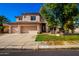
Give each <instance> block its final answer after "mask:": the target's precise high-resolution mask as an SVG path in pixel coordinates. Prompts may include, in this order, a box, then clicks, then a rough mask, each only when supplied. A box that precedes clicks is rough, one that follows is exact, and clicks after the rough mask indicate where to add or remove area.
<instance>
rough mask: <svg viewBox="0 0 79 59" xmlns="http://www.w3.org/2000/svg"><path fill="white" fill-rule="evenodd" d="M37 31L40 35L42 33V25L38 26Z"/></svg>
mask: <svg viewBox="0 0 79 59" xmlns="http://www.w3.org/2000/svg"><path fill="white" fill-rule="evenodd" d="M37 31H38V33H40V32H41V28H40V25H37Z"/></svg>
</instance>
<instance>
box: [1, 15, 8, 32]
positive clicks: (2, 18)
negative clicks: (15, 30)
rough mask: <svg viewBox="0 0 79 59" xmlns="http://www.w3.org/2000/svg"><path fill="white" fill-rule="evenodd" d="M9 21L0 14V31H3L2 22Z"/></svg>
mask: <svg viewBox="0 0 79 59" xmlns="http://www.w3.org/2000/svg"><path fill="white" fill-rule="evenodd" d="M7 23H9V20H8V19H7V18H6V17H5V16H0V32H1V33H3V30H4V26H3V24H7Z"/></svg>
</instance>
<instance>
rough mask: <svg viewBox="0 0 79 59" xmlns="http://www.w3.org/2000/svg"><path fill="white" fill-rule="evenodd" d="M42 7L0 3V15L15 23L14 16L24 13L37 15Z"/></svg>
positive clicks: (35, 4) (36, 4) (37, 4)
mask: <svg viewBox="0 0 79 59" xmlns="http://www.w3.org/2000/svg"><path fill="white" fill-rule="evenodd" d="M42 5H43V4H40V3H2V4H1V3H0V15H4V16H6V17H7V18H8V19H9V20H10V21H11V22H15V21H16V18H15V16H19V15H21V13H24V12H26V13H37V12H39V10H40V7H41V6H42Z"/></svg>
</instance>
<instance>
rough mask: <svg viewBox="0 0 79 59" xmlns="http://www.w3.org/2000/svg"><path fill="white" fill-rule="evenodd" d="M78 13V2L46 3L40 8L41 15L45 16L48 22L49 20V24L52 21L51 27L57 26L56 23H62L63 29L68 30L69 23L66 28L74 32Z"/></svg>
mask: <svg viewBox="0 0 79 59" xmlns="http://www.w3.org/2000/svg"><path fill="white" fill-rule="evenodd" d="M78 13H79V12H78V8H77V4H73V3H72V4H71V3H69V4H68V3H64V4H63V3H59V4H58V3H55V4H52V3H50V4H44V5H43V7H42V8H41V10H40V14H41V16H43V18H44V19H46V21H47V22H48V21H49V22H48V24H50V23H51V25H50V26H51V27H53V25H55V26H57V25H56V23H58V24H60V25H61V28H62V30H66V29H65V26H66V24H67V26H66V28H68V29H71V30H72V33H73V30H74V21H75V19H74V18H75V17H76V16H77V15H78ZM53 23H55V24H53ZM68 29H67V30H68Z"/></svg>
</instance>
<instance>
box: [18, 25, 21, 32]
mask: <svg viewBox="0 0 79 59" xmlns="http://www.w3.org/2000/svg"><path fill="white" fill-rule="evenodd" d="M20 27H21V26H20V25H18V33H21V28H20Z"/></svg>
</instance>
